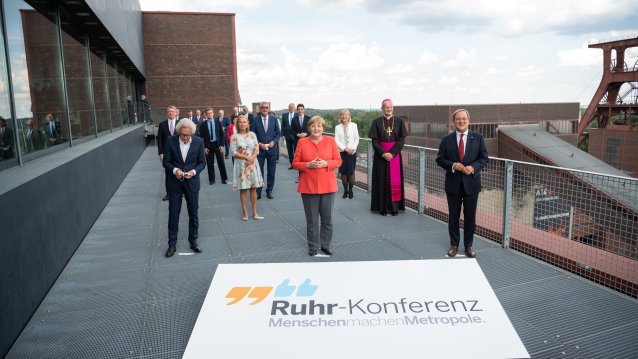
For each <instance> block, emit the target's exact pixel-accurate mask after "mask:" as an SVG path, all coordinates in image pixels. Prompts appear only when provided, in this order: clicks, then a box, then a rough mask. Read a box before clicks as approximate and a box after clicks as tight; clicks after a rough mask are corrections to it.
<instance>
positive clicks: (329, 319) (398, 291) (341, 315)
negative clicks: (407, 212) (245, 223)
mask: <svg viewBox="0 0 638 359" xmlns="http://www.w3.org/2000/svg"><path fill="white" fill-rule="evenodd" d="M184 358H259V359H276V358H304V359H311V358H321V359H326V358H353V359H354V358H366V359H370V358H384V359H387V358H490V359H493V358H529V354H528V353H527V351H526V349H525V347H524V346H523V344H522V342H521V340H520V338H519V337H518V335H517V334H516V331H515V330H514V328H513V327H512V324H511V322H510V321H509V319H508V318H507V315H506V314H505V312H504V311H503V308H502V307H501V305H500V303H499V302H498V299H497V298H496V295H495V294H494V291H493V290H492V288H491V287H490V285H489V283H488V282H487V279H486V278H485V275H484V274H483V272H482V271H481V267H480V266H479V265H478V263H477V262H476V260H474V259H456V260H451V259H442V260H422V261H383V262H329V263H326V262H324V263H275V264H220V265H219V266H218V267H217V271H216V272H215V277H214V278H213V281H212V283H211V286H210V288H209V290H208V294H207V295H206V299H205V301H204V304H203V306H202V309H201V312H200V314H199V317H198V318H197V322H196V323H195V327H194V329H193V332H192V334H191V337H190V340H189V342H188V346H187V347H186V351H185V353H184Z"/></svg>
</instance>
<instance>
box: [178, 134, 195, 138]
mask: <svg viewBox="0 0 638 359" xmlns="http://www.w3.org/2000/svg"><path fill="white" fill-rule="evenodd" d="M179 136H180V137H181V138H191V137H192V136H193V135H182V134H181V133H180V134H179Z"/></svg>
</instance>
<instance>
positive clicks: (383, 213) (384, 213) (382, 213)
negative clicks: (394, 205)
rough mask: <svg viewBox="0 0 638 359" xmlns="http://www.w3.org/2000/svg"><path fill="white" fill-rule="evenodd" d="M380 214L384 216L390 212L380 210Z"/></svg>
mask: <svg viewBox="0 0 638 359" xmlns="http://www.w3.org/2000/svg"><path fill="white" fill-rule="evenodd" d="M379 214H380V215H382V216H387V215H388V212H379Z"/></svg>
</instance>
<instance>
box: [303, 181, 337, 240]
mask: <svg viewBox="0 0 638 359" xmlns="http://www.w3.org/2000/svg"><path fill="white" fill-rule="evenodd" d="M301 200H302V201H303V209H304V211H305V212H306V227H307V229H306V231H307V232H306V233H307V234H306V235H307V239H308V248H310V250H319V249H320V248H326V249H329V248H330V241H332V207H333V205H334V202H335V194H334V193H324V194H305V193H302V194H301ZM319 217H321V230H319Z"/></svg>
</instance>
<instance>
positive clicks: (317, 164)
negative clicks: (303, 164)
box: [308, 157, 328, 168]
mask: <svg viewBox="0 0 638 359" xmlns="http://www.w3.org/2000/svg"><path fill="white" fill-rule="evenodd" d="M326 167H328V162H327V161H324V160H322V159H320V158H319V157H317V158H315V159H314V160H312V161H310V162H308V168H326Z"/></svg>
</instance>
